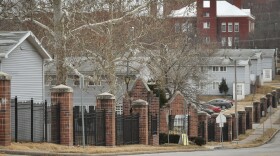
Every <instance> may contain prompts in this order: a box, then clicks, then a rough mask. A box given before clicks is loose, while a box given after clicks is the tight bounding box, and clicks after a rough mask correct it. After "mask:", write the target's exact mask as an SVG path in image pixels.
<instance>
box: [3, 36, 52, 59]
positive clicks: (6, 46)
mask: <svg viewBox="0 0 280 156" xmlns="http://www.w3.org/2000/svg"><path fill="white" fill-rule="evenodd" d="M25 40H28V41H29V42H30V43H31V44H32V45H33V46H34V47H35V48H36V49H37V51H38V53H39V54H40V56H41V57H42V58H43V59H45V60H49V61H51V60H52V58H51V56H50V55H49V53H48V52H47V51H46V49H45V48H44V47H43V46H42V45H41V43H40V41H39V40H38V39H37V38H36V37H35V35H34V34H33V33H32V32H31V31H0V58H8V57H9V54H10V53H11V52H12V51H14V50H15V49H16V48H17V47H18V46H19V45H20V44H21V43H22V42H24V41H25Z"/></svg>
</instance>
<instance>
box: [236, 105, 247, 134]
mask: <svg viewBox="0 0 280 156" xmlns="http://www.w3.org/2000/svg"><path fill="white" fill-rule="evenodd" d="M238 118H239V119H238V120H239V121H238V132H239V134H245V133H246V112H245V110H242V111H238Z"/></svg>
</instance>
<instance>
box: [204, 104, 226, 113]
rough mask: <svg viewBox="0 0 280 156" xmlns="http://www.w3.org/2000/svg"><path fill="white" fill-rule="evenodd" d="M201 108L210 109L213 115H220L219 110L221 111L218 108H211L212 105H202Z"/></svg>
mask: <svg viewBox="0 0 280 156" xmlns="http://www.w3.org/2000/svg"><path fill="white" fill-rule="evenodd" d="M201 106H202V107H203V108H205V109H211V110H212V111H214V112H215V113H220V112H221V110H222V109H221V108H220V107H217V106H213V105H210V104H202V105H201Z"/></svg>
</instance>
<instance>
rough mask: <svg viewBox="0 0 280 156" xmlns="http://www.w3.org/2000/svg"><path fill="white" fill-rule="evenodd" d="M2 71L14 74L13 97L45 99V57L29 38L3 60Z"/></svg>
mask: <svg viewBox="0 0 280 156" xmlns="http://www.w3.org/2000/svg"><path fill="white" fill-rule="evenodd" d="M2 71H3V72H5V73H7V74H9V75H10V76H12V79H11V98H12V99H13V98H14V97H15V96H18V100H20V101H22V100H30V99H31V98H33V99H34V102H42V101H43V59H42V57H41V56H40V55H39V54H38V53H37V52H36V50H35V48H34V47H33V46H32V45H31V44H30V43H29V42H28V41H27V40H25V41H24V42H23V43H22V44H21V45H19V46H18V47H17V48H16V49H15V50H14V51H12V52H11V53H10V54H9V55H8V58H6V59H3V60H2Z"/></svg>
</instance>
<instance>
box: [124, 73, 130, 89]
mask: <svg viewBox="0 0 280 156" xmlns="http://www.w3.org/2000/svg"><path fill="white" fill-rule="evenodd" d="M124 81H125V84H126V92H128V84H129V81H130V77H129V76H128V75H126V76H125V78H124Z"/></svg>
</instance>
